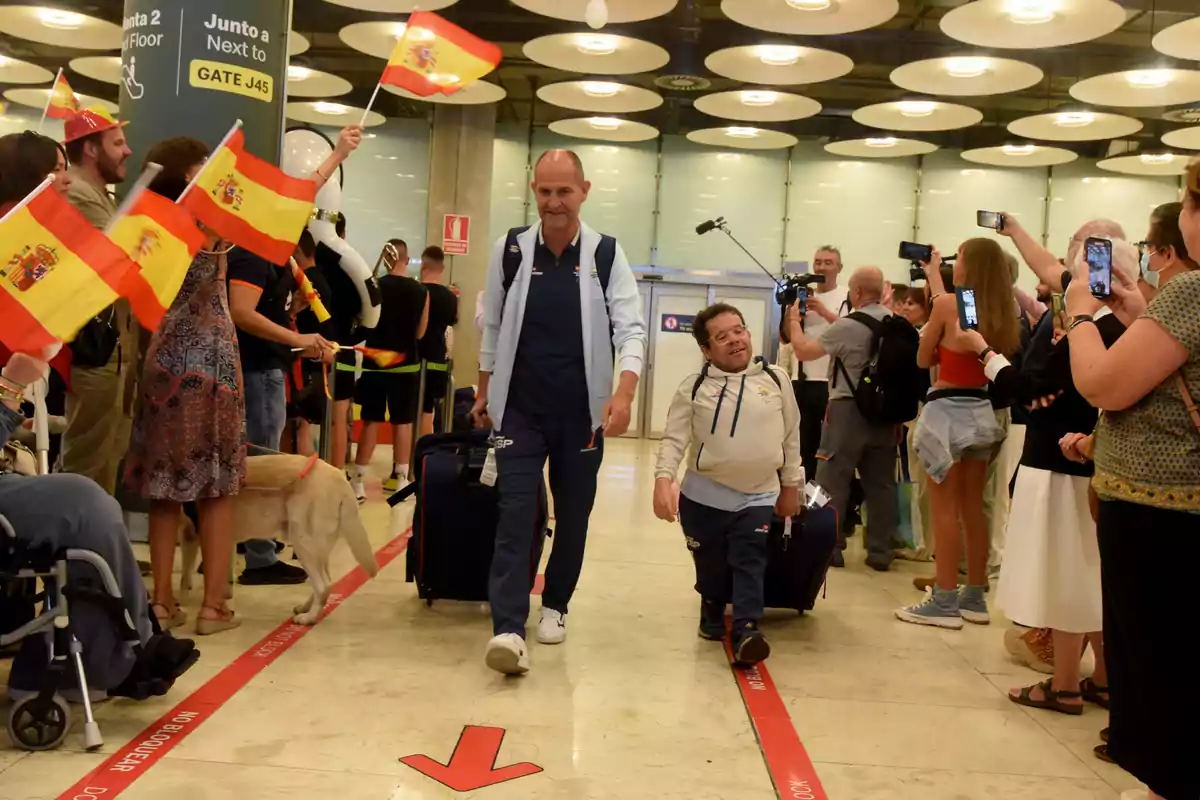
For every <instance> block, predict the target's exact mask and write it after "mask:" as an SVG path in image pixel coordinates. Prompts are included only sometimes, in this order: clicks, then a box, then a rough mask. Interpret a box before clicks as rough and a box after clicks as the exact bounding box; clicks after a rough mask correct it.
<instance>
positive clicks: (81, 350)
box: [71, 306, 120, 369]
mask: <svg viewBox="0 0 1200 800" xmlns="http://www.w3.org/2000/svg"><path fill="white" fill-rule="evenodd" d="M116 318H117V310H116V307H115V306H109V307H108V308H107V309H105V310H104V311H102V312H100V315H99V316H97V317H94V318H93V319H90V320H88V322H87V324H86V325H84V326H83V327H82V328H80V329H79V333H77V334H76V335H75V341H73V342H71V363H72V364H73V365H74V366H77V367H90V368H92V369H98V368H100V367H103V366H105V365H106V364H108V362H109V359H111V358H112V354H113V351H115V350H116V349H117V343H118V341H119V340H120V334H119V333H118V331H117V325H116Z"/></svg>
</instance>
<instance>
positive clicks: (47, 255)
mask: <svg viewBox="0 0 1200 800" xmlns="http://www.w3.org/2000/svg"><path fill="white" fill-rule="evenodd" d="M56 264H58V254H57V253H55V252H54V250H53V249H52V248H49V247H46V246H45V245H43V244H39V245H36V246H30V245H25V247H24V248H23V249H22V250H21V252H19V253H15V254H14V255H13V257H12V258H11V259H9V262H8V264H7V265H6V266H4V267H0V278H7V279H8V281H9V283H11V284H12V285H13V286H14V287H16V289H17V291H18V292H27V291H29V290H30V289H32V288H33V287H34V284H36V283H37V282H38V281H40V280H41V279H42V278H45V277H46V276H47V275H49V274H50V271H51V270H53V269H54V267H55V265H56Z"/></svg>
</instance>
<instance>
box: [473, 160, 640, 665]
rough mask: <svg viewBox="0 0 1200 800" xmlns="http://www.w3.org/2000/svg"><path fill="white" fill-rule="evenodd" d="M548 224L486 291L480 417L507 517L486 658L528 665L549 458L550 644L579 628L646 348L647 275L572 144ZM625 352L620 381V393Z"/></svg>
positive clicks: (546, 613) (553, 174)
mask: <svg viewBox="0 0 1200 800" xmlns="http://www.w3.org/2000/svg"><path fill="white" fill-rule="evenodd" d="M532 186H533V193H534V197H535V198H537V204H538V216H539V217H540V218H541V220H540V222H538V224H536V225H534V226H533V227H531V228H514V229H513V230H511V231H509V233H508V235H507V236H506V237H503V238H501V239H500V240H499V241H497V242H496V248H495V250H494V251H493V253H492V260H491V263H490V264H489V265H488V277H487V289H486V290H485V291H484V314H483V315H484V325H483V344H482V346H481V348H480V353H479V398H478V400H477V401H476V403H475V407H474V408H473V409H472V412H471V414H472V416H473V417H474V418H475V422H476V425H478V426H479V427H492V428H493V430H494V431H495V435H494V437H493V447H494V450H495V460H496V473H497V486H498V487H499V489H500V521H499V525H498V526H497V531H496V548H495V552H494V555H493V557H492V569H491V576H490V579H489V582H488V599H489V601H490V602H491V606H492V626H493V633H494V637H493V638H492V640H491V641H490V642H489V643H488V648H487V665H488V666H489V667H491V668H492V669H494V670H496V671H497V672H502V673H504V674H507V675H519V674H522V673H524V672H527V671H528V670H529V655H528V651H527V650H526V647H525V623H526V619H527V617H528V616H529V590H530V586H531V582H532V579H533V570H534V569H535V568H536V566H537V563H536V555H537V552H538V547H537V544H538V540H539V539H540V538H541V532H542V527H543V524H544V520H543V519H542V518H541V517H542V512H541V498H540V494H541V492H542V487H543V482H542V471H543V469H544V467H545V464H546V461H547V460H549V462H550V491H551V493H552V494H553V495H554V512H555V525H554V545H553V548H554V549H553V550H552V551H551V553H550V561H549V564H548V565H547V567H546V587H545V589H544V591H543V592H542V614H541V620H540V621H539V623H538V641H539V642H541V643H542V644H558V643H560V642H562V641H563V640H564V639H565V638H566V635H567V628H566V614H567V605H568V604H569V603H570V601H571V597H572V595H573V594H574V592H575V586H576V583H577V582H578V581H579V573H580V571H581V569H582V568H583V552H584V545H585V543H586V540H587V529H588V518H589V517H590V515H591V513H592V504H593V503H594V501H595V499H596V476H597V474H598V472H599V470H600V461H601V459H602V457H603V455H604V439H605V437H608V436H620V435H621V434H623V433H625V431H626V430H628V428H629V421H630V413H631V408H632V405H633V396H634V392H635V391H636V390H637V383H638V377H639V375H640V374H641V370H642V361H643V359H644V358H645V351H646V329H645V325H644V324H643V322H642V309H641V301H640V299H639V297H638V289H637V282H636V280H635V278H634V276H633V271H632V270H631V269H630V268H629V262H628V261H627V260H626V258H625V253H624V252H623V251H622V250H621V246H620V245H619V244H617V241H616V240H615V239H613V238H612V237H611V236H603V235H601V234H599V233H597V232H595V231H593V230H592V229H591V228H589V227H588V226H587V225H585V224H584V223H583V221H582V220H580V218H579V211H580V208H581V207H582V206H583V203H584V201H586V200H587V196H588V191H589V190H590V189H591V184H590V183H589V182H588V181H587V179H586V178H585V176H584V172H583V164H582V163H581V162H580V160H579V156H577V155H576V154H575V153H573V152H571V151H570V150H550V151H547V152H546V153H544V154H542V157H541V158H539V159H538V162H537V166H536V167H535V169H534V179H533V184H532ZM614 359H615V360H616V361H617V362H618V363H619V364H620V379H619V382H618V385H617V386H616V388H615V389H614V387H613V372H614V370H613V366H614Z"/></svg>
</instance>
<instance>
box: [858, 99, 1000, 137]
mask: <svg viewBox="0 0 1200 800" xmlns="http://www.w3.org/2000/svg"><path fill="white" fill-rule="evenodd" d="M853 118H854V121H855V122H857V123H859V124H860V125H866V126H868V127H871V128H882V129H884V130H889V131H952V130H957V129H959V128H969V127H971V126H972V125H978V124H979V123H980V122H982V121H983V112H982V111H978V110H976V109H974V108H971V107H969V106H960V105H958V104H957V103H942V102H938V101H936V100H926V99H920V100H916V99H914V100H897V101H896V102H894V103H878V104H876V105H871V106H863V107H862V108H860V109H858V110H857V111H855V112H854V117H853Z"/></svg>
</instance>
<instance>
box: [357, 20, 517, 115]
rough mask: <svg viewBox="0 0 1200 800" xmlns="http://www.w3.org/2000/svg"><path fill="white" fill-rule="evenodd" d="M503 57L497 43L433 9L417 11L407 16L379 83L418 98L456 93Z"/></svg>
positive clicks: (481, 75)
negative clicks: (464, 28)
mask: <svg viewBox="0 0 1200 800" xmlns="http://www.w3.org/2000/svg"><path fill="white" fill-rule="evenodd" d="M502 57H503V54H502V53H501V51H500V48H499V47H498V46H497V45H494V44H492V43H491V42H489V41H487V40H485V39H480V38H479V37H478V36H475V35H474V34H471V33H468V32H467V31H465V30H463V29H462V28H460V27H458V26H457V25H455V24H454V23H452V22H448V21H446V20H444V19H442V18H441V17H439V16H438V15H437V14H434V13H433V12H431V11H417V12H414V13H413V15H412V16H410V17H409V18H408V27H407V28H406V29H405V31H404V36H403V37H402V38H401V39H400V41H398V42H396V49H395V50H393V51H392V57H391V58H389V59H388V65H387V67H386V68H385V69H384V71H383V77H382V78H380V83H385V84H387V85H389V86H397V87H399V88H401V89H405V90H407V91H410V92H412V93H413V94H415V95H417V96H419V97H429V96H430V95H434V94H437V93H438V92H441V93H442V94H447V95H449V94H454V93H455V92H457V91H458V90H459V89H462V88H463V87H465V86H468V85H470V84H472V83H474V82H475V81H477V80H479V79H480V78H482V77H483V76H484V75H487V74H488V73H489V72H491V71H492V70H494V69H495V68H496V65H497V64H499V63H500V59H501V58H502Z"/></svg>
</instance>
